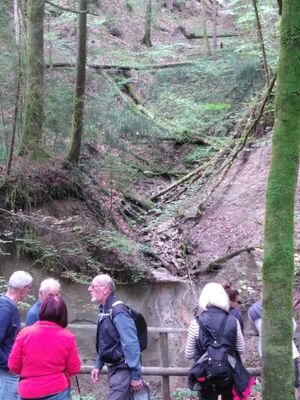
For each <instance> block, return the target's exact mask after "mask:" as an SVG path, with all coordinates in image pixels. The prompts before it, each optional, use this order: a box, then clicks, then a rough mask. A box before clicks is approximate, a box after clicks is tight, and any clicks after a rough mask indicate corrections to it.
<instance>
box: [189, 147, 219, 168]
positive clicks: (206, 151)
mask: <svg viewBox="0 0 300 400" xmlns="http://www.w3.org/2000/svg"><path fill="white" fill-rule="evenodd" d="M213 153H214V148H213V147H211V146H197V147H195V148H194V149H193V150H191V151H190V152H189V153H188V154H187V155H186V156H185V162H187V163H191V164H193V163H198V162H199V161H204V160H207V159H208V158H210V157H211V155H212V154H213Z"/></svg>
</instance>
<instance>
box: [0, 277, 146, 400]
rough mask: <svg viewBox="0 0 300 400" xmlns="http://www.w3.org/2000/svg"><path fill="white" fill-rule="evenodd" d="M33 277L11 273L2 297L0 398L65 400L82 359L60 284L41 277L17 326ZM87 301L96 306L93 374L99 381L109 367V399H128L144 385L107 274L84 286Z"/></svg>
mask: <svg viewBox="0 0 300 400" xmlns="http://www.w3.org/2000/svg"><path fill="white" fill-rule="evenodd" d="M32 282H33V278H32V276H31V275H30V274H29V273H28V272H25V271H16V272H14V273H13V274H12V275H11V277H10V278H9V281H8V288H7V291H6V293H5V294H3V295H1V296H0V399H3V400H4V399H5V400H20V399H21V400H33V399H35V400H36V399H42V400H48V399H49V400H50V399H51V400H69V399H70V398H71V397H70V396H71V394H70V377H71V376H73V375H76V374H78V373H79V371H80V368H81V361H80V357H79V352H78V348H77V344H76V338H75V336H74V335H73V334H72V333H71V332H70V331H69V330H68V329H66V327H67V325H68V311H67V307H66V304H65V302H64V300H63V298H62V296H61V295H60V289H61V288H60V283H59V281H57V280H56V279H53V278H48V279H45V280H44V281H42V282H41V285H40V288H39V298H38V300H37V301H36V303H34V305H33V306H32V307H31V309H30V310H29V311H28V313H27V315H26V321H25V325H26V326H25V328H24V329H21V321H20V313H19V311H18V308H17V304H18V303H19V302H20V301H22V300H24V299H25V297H26V296H27V294H28V293H29V291H30V289H31V286H32ZM88 291H89V293H90V295H91V301H92V302H93V303H97V304H98V305H99V311H100V312H99V316H98V321H97V335H96V350H97V360H96V365H95V368H94V369H93V370H92V373H91V379H92V381H93V382H97V381H98V380H99V377H100V372H101V369H102V367H103V366H104V365H106V366H107V368H108V378H109V394H108V399H109V400H130V399H131V398H132V391H134V392H136V391H139V390H140V389H142V388H143V387H144V382H143V381H142V378H141V363H140V347H139V341H138V336H137V331H136V326H135V323H134V320H133V318H132V316H131V313H130V309H129V308H128V307H127V306H126V305H125V304H123V303H122V302H121V301H120V300H119V299H117V298H116V297H115V285H114V282H113V280H112V278H111V277H110V276H109V275H104V274H103V275H98V276H96V277H95V278H94V279H93V281H92V283H91V284H90V285H89V287H88Z"/></svg>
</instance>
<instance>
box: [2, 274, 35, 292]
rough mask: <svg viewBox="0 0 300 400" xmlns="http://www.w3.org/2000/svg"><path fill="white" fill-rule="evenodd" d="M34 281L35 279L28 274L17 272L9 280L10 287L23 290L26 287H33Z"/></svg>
mask: <svg viewBox="0 0 300 400" xmlns="http://www.w3.org/2000/svg"><path fill="white" fill-rule="evenodd" d="M32 281H33V278H32V276H31V275H30V274H29V273H28V272H26V271H16V272H14V273H13V274H12V275H11V276H10V278H9V280H8V287H10V288H13V289H21V288H24V287H25V286H31V284H32Z"/></svg>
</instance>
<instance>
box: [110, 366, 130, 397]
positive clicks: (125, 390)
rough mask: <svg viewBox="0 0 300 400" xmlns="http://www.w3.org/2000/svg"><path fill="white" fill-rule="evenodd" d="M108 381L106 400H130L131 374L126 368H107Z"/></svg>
mask: <svg viewBox="0 0 300 400" xmlns="http://www.w3.org/2000/svg"><path fill="white" fill-rule="evenodd" d="M108 381H109V394H108V397H107V400H131V398H132V395H131V373H130V371H129V369H128V368H127V367H126V366H124V368H122V367H120V366H114V367H108Z"/></svg>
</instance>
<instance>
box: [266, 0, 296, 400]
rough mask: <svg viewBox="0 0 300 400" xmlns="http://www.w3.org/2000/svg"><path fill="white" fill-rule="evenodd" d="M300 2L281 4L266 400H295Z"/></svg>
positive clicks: (269, 223) (270, 190)
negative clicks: (293, 316) (294, 284)
mask: <svg viewBox="0 0 300 400" xmlns="http://www.w3.org/2000/svg"><path fill="white" fill-rule="evenodd" d="M299 15H300V2H299V1H298V0H285V1H284V2H283V10H282V21H281V34H280V56H279V64H278V77H277V91H276V103H275V126H274V133H273V141H272V160H271V166H270V171H269V177H268V185H267V198H266V215H265V243H264V262H263V327H264V329H263V346H262V350H263V351H262V376H263V399H264V400H274V399H276V400H293V399H294V398H295V397H294V379H295V377H294V371H293V363H292V347H291V341H292V336H293V329H292V284H293V273H294V206H295V192H296V185H297V175H298V166H299V143H300V132H299V129H300V19H299Z"/></svg>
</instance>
